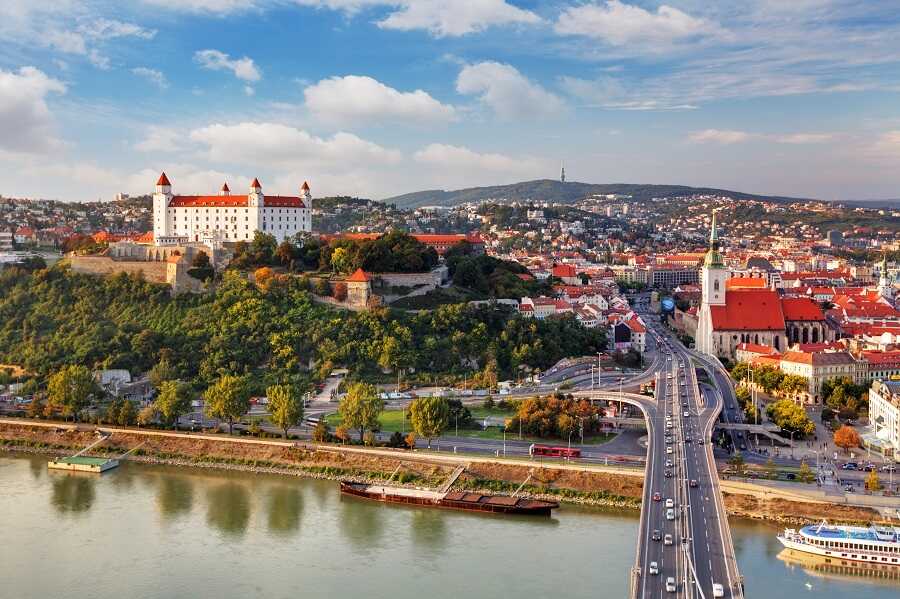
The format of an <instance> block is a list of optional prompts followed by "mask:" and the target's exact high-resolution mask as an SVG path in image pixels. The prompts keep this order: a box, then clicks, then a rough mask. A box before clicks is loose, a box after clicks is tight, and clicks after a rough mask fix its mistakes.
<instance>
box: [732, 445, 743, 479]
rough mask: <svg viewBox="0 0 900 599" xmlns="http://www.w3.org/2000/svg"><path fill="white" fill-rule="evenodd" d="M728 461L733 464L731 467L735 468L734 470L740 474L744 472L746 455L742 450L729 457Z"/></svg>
mask: <svg viewBox="0 0 900 599" xmlns="http://www.w3.org/2000/svg"><path fill="white" fill-rule="evenodd" d="M728 463H729V464H731V467H732V468H734V471H735V472H736V473H737V474H738V475H739V476H740V475H742V474H744V455H743V454H742V453H741V452H739V451H738V452H735V454H734V455H733V456H731V457H730V458H729V459H728Z"/></svg>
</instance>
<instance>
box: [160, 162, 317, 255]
mask: <svg viewBox="0 0 900 599" xmlns="http://www.w3.org/2000/svg"><path fill="white" fill-rule="evenodd" d="M311 230H312V194H311V193H310V190H309V185H308V184H307V183H305V182H304V183H303V186H302V187H301V188H300V195H299V196H265V195H263V192H262V186H261V185H260V184H259V181H258V180H256V179H254V180H253V183H251V184H250V193H248V194H247V195H231V191H230V190H229V189H228V184H227V183H225V184H223V185H222V189H221V190H220V191H219V194H218V195H206V196H203V195H190V196H182V195H174V194H173V193H172V184H171V183H170V182H169V178H168V177H166V174H165V173H163V174H162V175H160V177H159V180H158V181H157V182H156V193H154V194H153V237H154V240H155V242H156V243H157V244H159V245H165V244H171V243H185V242H199V241H211V240H215V241H217V242H219V241H225V242H229V241H230V242H236V241H250V240H252V239H253V235H254V233H255V232H256V231H262V232H263V233H268V234H270V235H272V236H273V237H275V240H276V241H278V242H281V241H284V240H285V239H286V238H288V237H292V236H294V235H296V234H297V233H301V232H309V231H311Z"/></svg>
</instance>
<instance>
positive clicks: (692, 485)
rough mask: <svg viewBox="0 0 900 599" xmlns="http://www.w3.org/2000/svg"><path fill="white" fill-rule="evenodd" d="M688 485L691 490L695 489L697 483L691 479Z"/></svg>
mask: <svg viewBox="0 0 900 599" xmlns="http://www.w3.org/2000/svg"><path fill="white" fill-rule="evenodd" d="M690 485H691V488H692V489H695V488H697V481H696V480H694V479H693V478H692V479H691V482H690Z"/></svg>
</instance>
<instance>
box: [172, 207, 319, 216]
mask: <svg viewBox="0 0 900 599" xmlns="http://www.w3.org/2000/svg"><path fill="white" fill-rule="evenodd" d="M178 210H203V213H204V214H208V213H209V211H210V210H215V211H216V214H218V213H219V210H221V211H222V212H224V213H226V214H227V213H228V208H194V207H191V208H169V213H170V214H171V213H172V212H173V211H174V212H175V214H178V212H177V211H178ZM238 210H243V211H244V214H246V213H248V212H249V211H250V209H249V208H233V209H232V212H233V213H235V214H237V211H238ZM255 210H256V209H255V208H254V211H255ZM294 210H306V208H299V207H297V208H263V209H262V211H263V212H264V213H266V214H284V213H285V212H288V213H290V212H293V211H294Z"/></svg>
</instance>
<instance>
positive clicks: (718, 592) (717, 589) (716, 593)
mask: <svg viewBox="0 0 900 599" xmlns="http://www.w3.org/2000/svg"><path fill="white" fill-rule="evenodd" d="M724 596H725V589H723V588H722V585H720V584H719V583H718V582H714V583H713V597H724Z"/></svg>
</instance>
